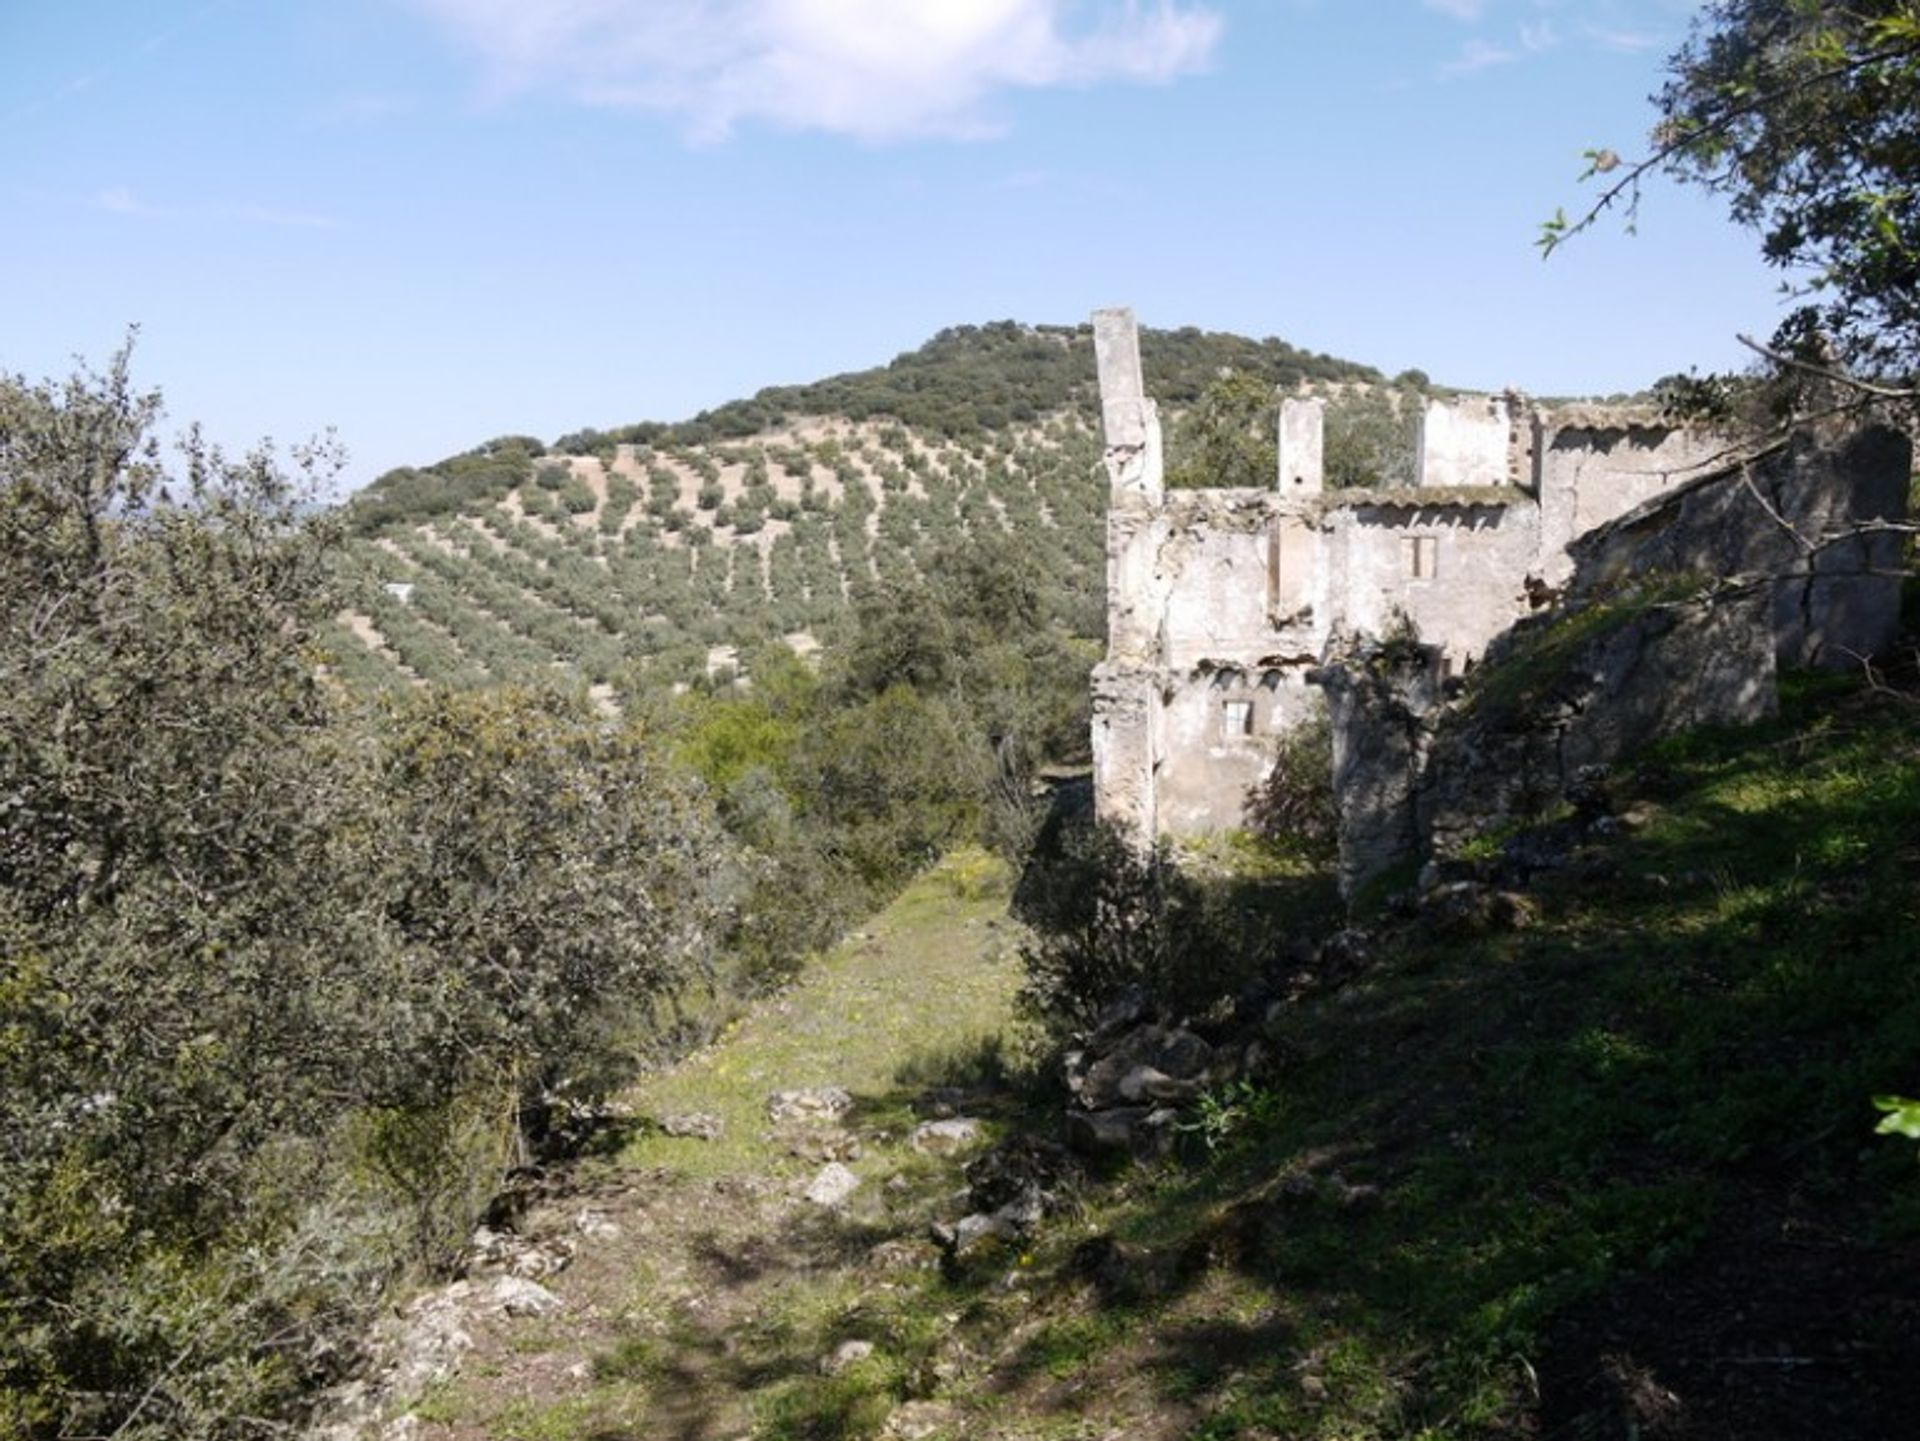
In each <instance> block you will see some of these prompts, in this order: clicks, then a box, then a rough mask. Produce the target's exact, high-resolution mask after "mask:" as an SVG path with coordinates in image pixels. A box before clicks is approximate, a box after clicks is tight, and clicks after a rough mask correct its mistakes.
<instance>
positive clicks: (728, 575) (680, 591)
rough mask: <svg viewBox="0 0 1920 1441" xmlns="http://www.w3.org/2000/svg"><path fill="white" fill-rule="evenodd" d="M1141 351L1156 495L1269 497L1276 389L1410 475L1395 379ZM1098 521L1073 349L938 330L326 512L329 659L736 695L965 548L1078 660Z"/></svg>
mask: <svg viewBox="0 0 1920 1441" xmlns="http://www.w3.org/2000/svg"><path fill="white" fill-rule="evenodd" d="M1142 353H1143V360H1144V364H1145V367H1146V371H1147V381H1148V385H1149V387H1150V389H1151V390H1152V393H1153V394H1154V395H1156V396H1157V397H1158V398H1159V399H1160V400H1161V402H1162V403H1163V405H1165V406H1166V407H1167V408H1168V411H1169V416H1170V419H1171V420H1172V422H1173V423H1172V425H1171V436H1170V445H1171V447H1172V449H1173V452H1174V454H1175V457H1176V465H1175V468H1174V474H1175V483H1183V482H1184V483H1187V484H1225V483H1233V484H1264V483H1266V479H1267V476H1266V473H1265V469H1263V466H1264V467H1267V468H1270V465H1271V455H1272V440H1271V437H1272V429H1273V415H1274V409H1275V401H1274V392H1275V389H1276V387H1281V388H1308V389H1317V390H1319V391H1320V392H1322V393H1325V394H1327V395H1328V396H1329V397H1330V407H1331V415H1330V419H1329V442H1328V444H1329V468H1330V470H1331V471H1333V472H1334V473H1335V474H1337V475H1338V476H1339V477H1340V478H1341V480H1342V483H1354V484H1364V483H1368V482H1370V481H1383V480H1393V479H1397V478H1399V477H1400V476H1402V475H1403V474H1404V473H1405V471H1406V470H1407V469H1408V467H1409V465H1410V460H1411V454H1412V427H1413V418H1414V414H1415V412H1416V410H1417V399H1418V397H1419V396H1420V395H1421V394H1423V393H1424V391H1425V389H1426V387H1427V384H1428V382H1427V380H1426V377H1425V376H1423V375H1420V374H1418V373H1417V372H1415V373H1409V374H1407V375H1404V376H1402V377H1400V378H1399V379H1398V380H1397V381H1394V382H1391V383H1390V382H1388V381H1386V380H1385V378H1384V377H1382V376H1381V375H1380V374H1379V373H1378V372H1377V371H1375V370H1373V369H1371V368H1369V367H1367V366H1364V365H1358V364H1355V363H1352V362H1349V361H1342V360H1336V359H1334V358H1333V357H1330V356H1325V355H1316V354H1311V353H1308V352H1306V351H1302V350H1298V349H1296V348H1294V347H1293V346H1290V345H1287V344H1286V343H1285V342H1283V341H1279V340H1273V339H1268V340H1261V341H1254V340H1248V339H1244V338H1242V337H1239V336H1233V335H1222V334H1213V333H1205V332H1201V331H1198V330H1194V329H1185V330H1176V331H1153V330H1149V331H1147V332H1145V334H1144V337H1143V347H1142ZM1223 442H1224V443H1223ZM1183 457H1184V464H1182V463H1180V462H1181V459H1182V458H1183ZM1105 511H1106V483H1105V477H1104V475H1103V473H1102V472H1101V470H1100V466H1099V437H1098V396H1097V391H1096V386H1095V381H1094V365H1093V350H1092V334H1091V331H1090V329H1089V328H1088V327H1085V326H1080V327H1059V326H1025V325H1020V324H1016V323H1015V322H1012V321H1002V322H998V323H995V324H991V325H985V326H961V327H957V328H954V329H950V330H946V331H942V332H941V333H940V334H939V335H938V336H936V337H935V338H934V339H933V340H931V341H929V342H928V343H927V344H926V345H924V346H922V347H920V348H919V349H918V350H915V351H912V352H909V353H908V354H905V355H902V356H900V357H898V358H896V359H895V360H894V361H893V362H892V363H891V364H889V365H886V366H881V367H876V368H875V369H872V370H866V371H859V372H855V373H852V374H848V375H841V376H835V377H832V378H830V379H827V380H822V381H818V382H815V383H813V384H810V385H800V386H786V387H779V388H775V389H768V390H763V391H761V392H760V393H759V394H758V395H756V396H754V397H753V398H752V399H751V400H745V401H738V402H734V403H732V404H729V405H725V406H721V407H719V408H718V409H715V410H713V411H709V412H703V413H702V414H701V415H698V416H695V417H694V418H693V419H691V420H689V421H684V422H680V423H675V424H665V423H659V422H644V423H638V424H629V425H623V426H617V427H613V428H610V429H606V430H599V429H587V430H582V431H578V432H575V433H573V434H570V435H567V436H562V437H560V438H559V439H557V440H555V441H554V442H552V444H551V445H547V444H543V443H542V442H540V441H539V440H537V439H535V438H533V437H528V436H505V437H500V438H498V439H495V440H493V441H490V442H487V443H486V444H483V445H480V446H477V447H475V448H474V449H473V450H471V451H468V452H466V453H464V454H461V455H458V456H452V457H449V458H447V459H445V460H442V461H440V462H438V463H436V464H433V465H428V466H423V467H420V468H417V469H416V468H404V469H401V470H397V471H393V472H390V473H388V474H387V475H384V476H382V477H380V479H378V480H377V481H375V482H374V483H373V484H372V485H371V486H369V487H368V488H367V489H366V490H365V491H363V492H362V493H361V494H360V495H358V496H356V497H355V498H354V501H353V502H352V504H351V506H350V507H349V510H348V516H347V519H348V522H349V524H350V526H351V527H352V529H353V531H354V532H355V534H356V535H357V536H358V537H359V538H360V540H359V543H358V544H357V545H356V547H355V552H356V555H357V557H358V559H359V560H360V562H361V572H360V578H359V584H358V588H357V589H356V591H355V593H354V599H355V602H356V603H355V605H354V607H353V608H352V609H351V611H350V612H349V613H348V614H347V615H346V616H345V617H344V618H343V626H344V629H345V632H347V633H350V635H351V636H352V637H353V638H355V639H357V641H358V642H359V644H349V643H347V634H338V635H336V637H335V646H334V649H335V651H336V654H337V658H338V668H339V670H340V671H341V673H342V675H343V676H345V677H346V678H347V679H348V680H349V681H350V682H351V683H352V684H354V685H356V686H360V687H363V688H372V689H376V690H377V689H379V688H382V687H388V686H393V685H398V684H404V683H409V682H414V681H419V680H432V681H436V682H446V683H452V684H459V685H485V684H489V683H497V682H500V681H504V680H512V679H518V678H524V677H527V676H529V675H542V676H545V677H551V675H552V673H553V672H554V670H555V668H558V669H560V670H561V671H563V672H565V673H568V674H576V675H578V676H581V677H583V678H584V679H585V680H586V681H587V683H589V684H590V685H593V686H596V687H599V688H600V690H599V694H600V695H601V696H602V697H603V698H606V699H611V698H613V697H615V696H616V695H617V696H621V697H631V696H633V695H636V694H639V693H641V692H643V691H645V690H646V689H647V688H648V687H650V686H652V685H656V684H662V683H664V684H669V685H671V684H674V683H680V684H687V683H697V682H702V681H704V680H706V679H708V678H710V677H713V676H718V675H726V674H731V673H733V672H734V671H735V670H737V669H739V668H740V667H742V666H743V665H745V664H746V663H747V662H748V660H749V659H750V658H751V657H752V656H753V655H754V654H756V653H760V652H763V650H764V648H765V647H766V646H768V645H770V644H774V643H781V642H784V643H785V644H787V645H789V646H790V647H793V648H796V649H798V650H799V651H801V652H803V653H806V652H811V651H812V650H814V649H816V648H817V647H819V646H822V645H827V646H835V645H838V644H840V643H842V642H843V641H844V639H845V638H846V636H847V634H848V633H849V625H850V623H851V618H852V617H853V615H854V612H855V610H856V609H857V607H858V605H859V604H860V603H861V602H862V601H863V600H866V599H869V598H871V597H875V596H879V595H884V594H886V593H888V592H889V591H890V590H897V589H900V588H902V587H905V588H908V589H910V588H911V587H913V586H914V585H916V584H920V583H923V582H926V581H927V580H928V579H929V578H930V577H934V576H935V575H936V574H937V573H938V572H939V571H940V570H941V569H942V566H943V557H947V556H950V555H951V554H953V553H955V552H956V551H957V550H958V549H966V548H972V549H974V550H976V551H978V550H983V549H984V550H991V551H995V552H999V553H1002V554H1004V555H1005V556H1007V557H1009V558H1010V560H1011V562H1012V563H1014V564H1016V565H1018V566H1020V567H1022V568H1023V569H1025V570H1026V571H1027V572H1028V573H1030V574H1031V575H1032V577H1033V583H1034V584H1035V586H1036V587H1037V599H1038V605H1039V614H1040V615H1041V616H1042V617H1043V618H1044V619H1045V620H1046V621H1047V622H1048V623H1049V624H1051V625H1053V626H1055V627H1056V628H1057V629H1058V630H1059V631H1060V632H1061V633H1063V634H1065V635H1068V636H1072V637H1074V638H1077V639H1078V640H1081V641H1087V642H1097V641H1098V640H1099V639H1100V636H1101V628H1102V626H1103V624H1104V608H1103V600H1102V593H1103V590H1104V577H1103V572H1102V565H1103V559H1102V558H1103V553H1104V542H1103V525H1104V516H1105Z"/></svg>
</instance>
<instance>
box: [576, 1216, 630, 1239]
mask: <svg viewBox="0 0 1920 1441" xmlns="http://www.w3.org/2000/svg"><path fill="white" fill-rule="evenodd" d="M573 1229H574V1230H576V1231H578V1232H579V1233H580V1234H581V1235H582V1236H585V1237H586V1238H587V1239H588V1240H589V1241H617V1240H619V1239H620V1227H619V1225H618V1223H617V1222H615V1221H614V1219H613V1218H612V1217H611V1216H609V1215H608V1214H607V1213H606V1212H605V1211H591V1210H589V1211H582V1212H580V1213H579V1214H578V1215H576V1216H575V1217H574V1218H573Z"/></svg>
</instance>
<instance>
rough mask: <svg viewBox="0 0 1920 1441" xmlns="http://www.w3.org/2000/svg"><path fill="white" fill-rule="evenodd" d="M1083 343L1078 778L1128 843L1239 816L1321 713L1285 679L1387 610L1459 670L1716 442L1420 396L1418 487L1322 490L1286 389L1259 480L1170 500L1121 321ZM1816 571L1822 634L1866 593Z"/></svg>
mask: <svg viewBox="0 0 1920 1441" xmlns="http://www.w3.org/2000/svg"><path fill="white" fill-rule="evenodd" d="M1094 341H1095V354H1096V357H1097V360H1098V364H1099V370H1100V387H1101V410H1102V416H1103V419H1104V423H1105V427H1106V441H1107V452H1106V464H1107V473H1108V479H1109V483H1110V487H1111V497H1112V498H1111V508H1110V510H1109V514H1108V554H1107V586H1108V590H1107V599H1108V654H1107V660H1106V662H1105V663H1104V664H1103V665H1102V666H1101V667H1100V669H1099V670H1098V671H1097V672H1096V673H1095V684H1094V697H1093V698H1094V753H1095V777H1094V785H1095V794H1096V798H1097V809H1098V811H1099V813H1100V814H1101V815H1102V816H1103V817H1106V818H1109V819H1113V820H1115V821H1118V822H1120V823H1121V824H1123V825H1126V826H1127V827H1129V828H1130V829H1132V830H1133V831H1134V832H1135V834H1137V835H1140V836H1143V837H1144V836H1150V835H1159V834H1187V833H1194V832H1204V831H1209V830H1217V829H1221V828H1227V827H1233V826H1237V825H1239V824H1241V822H1242V818H1243V815H1244V809H1245V801H1246V798H1247V793H1248V792H1249V790H1250V789H1251V788H1252V787H1253V786H1255V785H1256V784H1258V782H1259V781H1260V780H1261V779H1263V778H1264V776H1265V775H1266V773H1267V770H1268V769H1269V767H1270V764H1271V739H1272V737H1273V736H1274V735H1276V734H1277V733H1279V732H1281V731H1283V730H1285V729H1287V728H1288V727H1290V726H1292V725H1295V724H1297V723H1298V722H1299V720H1300V719H1301V718H1303V717H1305V716H1307V715H1309V714H1312V713H1314V712H1315V711H1316V710H1317V709H1318V708H1319V707H1320V705H1321V704H1322V703H1323V702H1322V699H1321V698H1320V697H1319V695H1318V693H1317V692H1316V691H1315V690H1314V689H1312V688H1311V687H1309V686H1307V685H1306V684H1305V681H1304V677H1305V674H1306V673H1307V671H1308V670H1310V669H1311V668H1313V667H1314V666H1315V665H1317V664H1318V663H1319V662H1320V661H1321V660H1322V659H1323V658H1324V657H1325V656H1326V655H1327V654H1328V653H1329V650H1330V648H1332V647H1333V646H1334V645H1335V644H1336V642H1341V641H1344V640H1345V639H1347V638H1351V637H1353V636H1356V635H1368V634H1370V635H1380V634H1382V633H1385V632H1387V631H1389V630H1391V629H1393V628H1394V627H1395V626H1396V623H1397V620H1398V618H1399V617H1400V616H1402V615H1404V616H1406V617H1407V618H1410V619H1411V620H1412V621H1413V623H1414V625H1415V627H1416V628H1417V630H1418V632H1419V635H1420V636H1421V637H1422V638H1423V639H1424V640H1425V641H1427V642H1428V643H1430V644H1431V645H1432V646H1434V647H1435V648H1436V649H1437V651H1438V653H1439V654H1440V656H1441V657H1442V660H1443V662H1444V665H1445V667H1446V668H1449V669H1452V670H1454V671H1456V672H1457V671H1460V670H1463V669H1465V668H1466V667H1467V666H1468V665H1469V664H1471V663H1472V662H1473V661H1475V660H1476V659H1478V658H1479V657H1480V655H1481V654H1482V652H1483V651H1484V650H1485V648H1486V646H1487V644H1488V642H1489V641H1490V640H1492V638H1493V637H1495V636H1496V635H1498V634H1499V633H1500V632H1501V631H1503V630H1504V629H1506V628H1507V627H1508V626H1509V625H1511V624H1513V623H1514V622H1515V621H1517V620H1518V619H1520V618H1521V617H1522V616H1524V615H1526V614H1528V613H1529V612H1530V611H1531V610H1532V609H1533V608H1534V607H1535V606H1536V605H1538V604H1540V603H1541V601H1542V598H1543V596H1544V594H1545V592H1546V590H1547V589H1549V588H1551V587H1554V586H1558V585H1560V584H1562V583H1564V582H1565V581H1567V579H1568V578H1569V577H1570V576H1571V573H1572V569H1573V566H1572V562H1571V561H1570V560H1569V558H1568V555H1567V546H1568V544H1569V542H1571V541H1572V540H1574V538H1575V537H1577V536H1579V535H1581V534H1583V533H1584V532H1587V531H1590V530H1592V529H1593V528H1594V527H1596V526H1598V525H1601V524H1602V523H1604V522H1606V521H1609V520H1611V519H1613V518H1614V517H1616V516H1619V515H1620V514H1621V513H1622V512H1623V511H1628V510H1632V509H1634V508H1635V507H1644V504H1645V503H1647V502H1648V501H1649V500H1650V499H1651V498H1657V497H1658V496H1660V495H1662V494H1664V493H1666V492H1668V491H1670V490H1673V489H1675V488H1676V487H1684V486H1685V485H1687V484H1688V483H1689V482H1690V479H1691V477H1693V476H1694V475H1695V474H1697V473H1698V470H1699V468H1700V465H1701V462H1702V460H1703V459H1704V458H1706V457H1709V456H1711V455H1713V454H1715V453H1717V452H1718V451H1719V450H1720V449H1721V443H1720V442H1719V441H1717V440H1716V439H1714V438H1713V437H1710V436H1705V435H1702V434H1699V433H1697V432H1693V431H1689V430H1685V429H1681V428H1677V427H1675V426H1673V425H1671V424H1668V423H1666V422H1663V421H1661V419H1660V418H1659V417H1658V416H1657V415H1654V414H1652V413H1651V412H1646V411H1623V410H1618V409H1612V408H1585V407H1562V408H1560V409H1558V410H1544V409H1541V408H1538V407H1535V406H1532V405H1530V404H1529V403H1528V402H1526V401H1525V400H1524V399H1523V398H1522V397H1520V396H1518V395H1513V394H1508V395H1501V396H1468V397H1461V398H1455V399H1451V400H1447V401H1432V402H1429V404H1428V405H1427V407H1426V411H1425V414H1424V424H1423V432H1422V438H1421V448H1420V470H1419V476H1418V479H1419V484H1418V485H1417V486H1415V487H1412V488H1409V489H1404V490H1398V491H1363V492H1340V493H1325V492H1324V491H1323V474H1322V460H1323V457H1324V444H1323V434H1322V424H1323V421H1324V414H1325V409H1324V406H1323V405H1322V404H1321V403H1320V402H1319V401H1318V400H1308V399H1301V398H1297V397H1294V398H1288V399H1286V400H1284V401H1283V402H1282V404H1281V406H1280V421H1279V433H1278V464H1277V468H1276V473H1275V476H1274V483H1273V487H1272V488H1271V489H1262V490H1200V491H1189V490H1182V491H1174V492H1168V491H1166V490H1165V488H1164V475H1163V458H1162V451H1161V432H1160V421H1159V416H1158V413H1157V411H1156V410H1155V408H1154V404H1153V401H1152V400H1151V399H1150V398H1149V397H1148V396H1147V395H1146V394H1145V392H1144V388H1143V383H1142V372H1141V368H1140V357H1139V344H1138V339H1137V330H1136V327H1135V324H1134V319H1133V316H1132V313H1131V312H1130V311H1126V310H1107V311H1100V312H1098V313H1096V314H1095V316H1094ZM1835 554H1836V556H1837V555H1838V554H1839V548H1838V547H1835ZM1862 554H1863V555H1864V554H1865V552H1864V551H1863V552H1862ZM1877 554H1878V552H1875V555H1877ZM1872 559H1873V557H1872V556H1868V557H1867V559H1866V560H1861V561H1858V562H1850V563H1849V564H1850V565H1851V569H1850V570H1849V571H1848V574H1849V576H1851V577H1854V578H1857V577H1858V576H1859V574H1860V573H1861V572H1862V571H1863V570H1864V569H1865V568H1866V566H1867V562H1868V561H1869V560H1872ZM1825 564H1826V563H1825V562H1822V563H1820V564H1811V563H1810V565H1809V567H1808V573H1807V575H1806V576H1805V577H1804V579H1803V583H1802V584H1801V585H1800V589H1799V590H1798V591H1797V592H1796V595H1797V596H1798V597H1799V599H1798V600H1797V601H1796V603H1798V604H1801V605H1802V607H1803V609H1805V608H1806V607H1807V606H1810V605H1813V604H1814V598H1815V596H1816V592H1819V591H1821V590H1822V588H1824V589H1825V590H1828V591H1832V592H1833V597H1834V598H1830V599H1822V600H1820V602H1819V606H1818V608H1819V609H1820V611H1821V613H1822V614H1823V615H1826V616H1830V617H1833V618H1834V619H1833V622H1832V624H1833V625H1834V626H1840V625H1842V624H1843V621H1844V617H1845V616H1846V614H1847V613H1848V610H1849V606H1850V605H1851V604H1852V601H1853V600H1854V599H1855V598H1857V597H1859V596H1860V595H1861V594H1863V592H1862V591H1861V590H1860V589H1859V587H1857V586H1854V587H1852V588H1836V587H1835V585H1834V584H1833V583H1832V582H1831V581H1830V579H1829V572H1828V570H1826V569H1823V566H1825ZM1833 564H1834V565H1836V566H1837V565H1838V564H1839V562H1838V561H1837V560H1836V561H1835V562H1834V563H1833ZM1842 596H1844V597H1845V603H1843V601H1842V599H1841V598H1840V597H1842ZM1782 604H1783V605H1785V604H1786V602H1785V601H1784V600H1783V601H1782ZM1829 628H1830V629H1831V627H1829ZM1844 629H1845V635H1846V636H1847V637H1858V636H1860V635H1864V634H1865V633H1866V628H1865V627H1864V626H1863V625H1862V624H1858V623H1855V622H1852V621H1844ZM1810 644H1811V643H1810ZM1817 644H1818V646H1819V647H1821V648H1824V649H1825V650H1826V651H1828V652H1830V653H1831V652H1833V651H1834V650H1835V648H1836V646H1837V645H1838V644H1839V642H1838V641H1837V640H1836V639H1835V637H1834V635H1831V634H1826V633H1824V632H1823V634H1822V635H1821V637H1820V638H1819V640H1818V642H1817Z"/></svg>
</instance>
